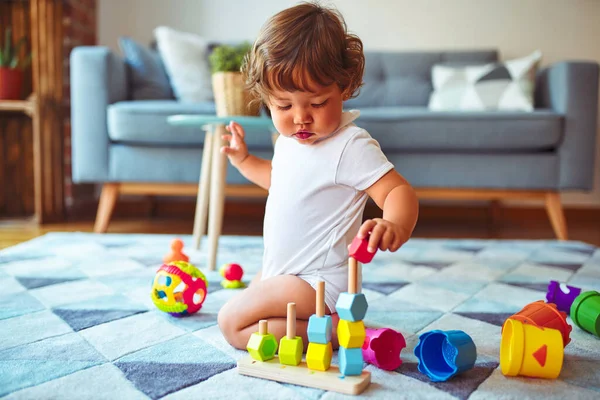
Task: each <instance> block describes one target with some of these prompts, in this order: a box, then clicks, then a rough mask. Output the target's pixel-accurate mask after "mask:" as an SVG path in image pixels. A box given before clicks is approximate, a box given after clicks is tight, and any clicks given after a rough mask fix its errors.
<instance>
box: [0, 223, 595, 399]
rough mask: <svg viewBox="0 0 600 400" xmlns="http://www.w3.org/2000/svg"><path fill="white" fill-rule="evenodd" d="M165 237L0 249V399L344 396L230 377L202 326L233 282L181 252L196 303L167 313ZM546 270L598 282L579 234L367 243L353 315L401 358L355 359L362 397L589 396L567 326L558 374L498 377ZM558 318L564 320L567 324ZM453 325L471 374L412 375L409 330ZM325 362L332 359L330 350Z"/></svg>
mask: <svg viewBox="0 0 600 400" xmlns="http://www.w3.org/2000/svg"><path fill="white" fill-rule="evenodd" d="M172 239H173V236H170V235H169V236H167V235H112V234H109V235H94V234H83V233H53V234H48V235H46V236H43V237H40V238H37V239H34V240H32V241H29V242H26V243H23V244H20V245H18V246H15V247H12V248H8V249H5V250H2V251H0V288H1V292H0V397H5V398H7V399H50V398H51V399H104V398H106V399H148V398H150V399H159V398H161V399H162V398H164V399H186V400H187V399H190V398H202V399H229V398H231V397H235V398H236V400H239V399H270V398H281V399H288V400H289V399H337V398H348V396H344V395H341V394H338V393H334V392H324V391H321V390H316V389H309V388H304V387H299V386H294V385H289V384H279V383H276V382H272V381H266V380H261V379H255V378H250V377H246V376H241V375H239V374H238V372H237V370H236V360H237V359H239V358H240V357H242V356H245V355H246V354H247V353H245V352H242V351H237V350H234V349H233V348H231V347H230V346H229V345H228V344H227V343H226V342H225V340H224V339H223V337H222V335H221V333H220V331H219V328H218V326H217V325H216V320H217V313H218V310H219V308H220V307H221V306H222V305H223V304H224V303H225V302H226V301H227V300H228V299H229V298H231V297H232V296H234V295H235V294H236V291H235V290H229V289H222V288H221V286H220V284H219V282H220V279H221V278H220V276H218V273H216V272H214V273H207V272H208V271H205V270H204V269H203V263H204V262H205V259H206V257H205V254H204V253H203V252H194V251H190V248H189V247H190V243H191V238H190V237H187V236H183V237H182V239H183V240H184V242H185V244H186V248H185V249H184V251H186V252H187V254H188V255H189V256H190V257H191V260H190V261H191V262H193V263H194V264H195V265H196V266H198V267H199V268H200V269H202V270H203V272H205V273H206V274H207V277H208V280H209V282H210V285H209V294H208V298H207V300H206V302H205V303H204V306H203V308H202V310H201V311H200V312H199V313H198V314H195V315H193V316H191V317H187V318H173V317H171V316H169V315H167V314H164V313H161V312H160V311H158V310H157V309H156V308H155V307H154V305H153V304H152V302H151V300H150V287H151V282H152V279H153V277H154V274H155V271H156V269H157V268H158V266H159V265H160V263H161V259H162V257H163V255H164V254H165V253H166V252H167V251H168V250H169V243H170V241H171V240H172ZM261 246H262V239H261V238H259V237H232V236H226V237H223V238H222V239H221V242H220V251H219V260H218V262H219V265H220V264H221V263H226V262H238V263H241V264H242V265H243V266H244V268H245V271H246V275H245V276H244V280H249V278H251V277H252V275H253V274H254V273H255V272H256V271H257V269H258V268H259V266H260V262H261V256H262V252H261V248H262V247H261ZM550 279H554V280H558V281H560V282H568V283H570V284H572V285H574V286H578V287H582V288H584V289H595V290H600V251H598V249H596V248H595V247H593V246H590V245H587V244H584V243H580V242H563V243H560V242H556V241H485V240H419V239H413V240H411V241H410V242H409V243H407V244H406V246H404V247H403V248H402V249H401V250H400V251H398V252H397V253H394V254H389V253H385V252H380V253H378V254H377V255H376V257H375V259H374V260H373V262H372V263H370V264H368V265H365V266H364V269H363V292H364V293H365V294H366V296H367V299H368V301H369V310H368V312H367V316H366V318H365V322H366V324H367V325H368V326H371V327H390V328H393V329H396V330H399V331H400V332H402V333H403V334H404V336H405V337H406V340H407V348H405V349H404V350H403V351H402V354H401V357H402V359H403V361H404V362H403V364H402V366H401V367H400V368H398V370H396V371H392V372H387V371H382V370H380V369H378V368H375V367H373V366H371V365H369V366H367V367H366V368H367V370H369V371H370V372H371V373H372V382H373V383H372V384H371V386H370V387H369V388H368V389H367V390H366V391H365V392H364V393H363V394H364V395H365V396H368V397H369V398H374V399H398V398H435V399H453V398H459V399H466V398H469V399H495V398H503V399H507V398H510V399H529V398H536V399H547V398H550V397H552V398H561V399H562V398H569V399H571V398H573V399H574V398H577V399H587V398H589V399H591V398H596V399H597V398H599V397H600V339H598V338H596V337H595V336H592V335H590V334H588V333H586V332H584V331H582V330H581V329H579V328H577V327H574V328H573V332H572V334H571V338H572V342H571V343H570V344H569V345H568V346H567V348H566V350H565V361H564V365H563V369H562V372H561V375H560V377H559V379H557V380H542V379H528V378H506V377H504V376H503V375H502V373H501V371H500V368H499V365H498V361H499V347H500V326H501V324H502V322H503V321H504V319H505V318H506V317H507V316H509V315H511V314H512V313H514V312H516V311H519V310H520V309H522V307H523V306H525V305H526V304H528V303H530V302H533V301H536V300H541V299H544V296H545V290H546V286H547V284H548V281H549V280H550ZM569 322H571V321H570V320H569ZM432 329H443V330H450V329H461V330H464V331H466V332H467V333H468V334H469V335H471V337H472V338H473V340H474V341H475V344H476V346H477V352H478V357H477V363H476V366H475V368H473V369H472V370H470V371H468V372H466V373H464V374H462V375H459V376H456V377H455V378H453V379H452V380H450V381H448V382H442V383H431V382H429V379H428V378H427V377H425V376H424V375H422V374H421V373H419V372H418V370H417V362H416V358H415V356H414V355H413V349H414V347H415V346H416V343H417V341H418V335H419V334H420V333H423V332H426V331H429V330H432ZM333 362H334V363H336V364H337V358H336V357H335V356H334V360H333Z"/></svg>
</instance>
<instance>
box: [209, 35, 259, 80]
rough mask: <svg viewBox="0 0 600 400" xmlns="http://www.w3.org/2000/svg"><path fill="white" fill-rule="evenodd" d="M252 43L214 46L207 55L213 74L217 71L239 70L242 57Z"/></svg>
mask: <svg viewBox="0 0 600 400" xmlns="http://www.w3.org/2000/svg"><path fill="white" fill-rule="evenodd" d="M251 48H252V45H251V44H250V43H248V42H244V43H242V44H239V45H237V46H231V45H221V46H217V47H215V48H214V50H213V52H212V53H211V54H210V56H209V61H210V65H211V69H212V72H213V74H214V73H217V72H240V68H241V67H242V63H243V61H244V57H245V56H246V54H248V52H249V51H250V49H251Z"/></svg>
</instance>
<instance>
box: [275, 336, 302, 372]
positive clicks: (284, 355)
mask: <svg viewBox="0 0 600 400" xmlns="http://www.w3.org/2000/svg"><path fill="white" fill-rule="evenodd" d="M303 351H304V343H303V342H302V338H301V337H300V336H296V337H295V338H293V339H289V338H288V337H287V336H284V337H282V338H281V340H280V341H279V361H280V362H281V363H282V364H285V365H298V364H300V361H302V352H303Z"/></svg>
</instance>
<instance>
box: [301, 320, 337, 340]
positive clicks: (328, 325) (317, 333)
mask: <svg viewBox="0 0 600 400" xmlns="http://www.w3.org/2000/svg"><path fill="white" fill-rule="evenodd" d="M331 331H332V322H331V316H330V315H325V316H323V317H319V316H318V315H317V314H313V315H311V316H310V318H309V319H308V327H307V328H306V332H307V334H308V341H309V342H310V343H320V344H327V343H329V342H331Z"/></svg>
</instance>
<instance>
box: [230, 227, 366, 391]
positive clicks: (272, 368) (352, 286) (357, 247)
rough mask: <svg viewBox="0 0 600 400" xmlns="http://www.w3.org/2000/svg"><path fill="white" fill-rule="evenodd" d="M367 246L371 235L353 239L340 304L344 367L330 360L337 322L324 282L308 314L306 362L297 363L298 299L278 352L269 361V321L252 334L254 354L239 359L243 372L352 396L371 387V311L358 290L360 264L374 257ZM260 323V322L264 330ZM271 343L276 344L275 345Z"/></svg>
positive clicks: (341, 350)
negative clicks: (367, 364) (366, 349)
mask: <svg viewBox="0 0 600 400" xmlns="http://www.w3.org/2000/svg"><path fill="white" fill-rule="evenodd" d="M367 244H368V238H367V239H355V240H354V241H353V242H352V245H351V246H350V259H349V271H348V272H349V274H348V292H346V293H342V294H340V296H339V297H338V302H337V303H336V308H337V309H338V314H339V316H340V318H341V319H340V323H339V324H338V329H337V333H338V339H339V341H340V349H339V353H338V355H339V366H336V365H332V364H331V359H332V353H333V351H332V344H331V333H332V321H331V317H330V316H329V315H325V282H323V281H319V282H317V288H316V296H317V301H316V312H315V314H313V315H312V316H311V317H310V318H309V321H308V327H307V335H308V349H307V352H306V361H299V362H298V363H297V364H296V362H297V360H299V358H300V357H301V356H302V354H301V351H300V352H299V353H298V352H297V351H298V346H300V347H301V346H302V342H301V341H300V342H299V341H297V339H299V338H298V337H296V336H294V335H295V330H296V329H295V328H296V327H295V322H296V308H295V304H294V305H293V306H291V304H293V303H290V304H288V310H287V311H288V312H287V332H286V337H284V338H282V339H281V342H280V346H279V355H278V356H275V357H273V358H270V359H269V358H267V357H266V356H267V354H265V349H264V340H265V339H264V337H265V336H266V335H267V326H266V321H265V325H264V329H260V330H259V333H255V334H253V335H252V337H251V338H250V340H249V341H248V352H249V353H250V357H245V358H241V359H240V360H238V362H237V367H238V372H239V373H240V374H242V375H247V376H254V377H257V378H262V379H269V380H273V381H276V382H284V383H291V384H294V385H301V386H307V387H312V388H316V389H322V390H329V391H334V392H339V393H344V394H350V395H357V394H360V393H362V392H363V391H364V390H365V389H366V388H367V387H368V386H369V384H370V383H371V373H370V372H369V371H364V370H363V364H364V362H363V354H362V346H363V342H364V341H365V335H366V332H365V326H364V324H363V318H364V317H365V314H366V312H367V300H366V298H365V296H364V294H362V293H359V292H360V290H359V289H358V285H357V282H358V280H359V278H360V277H359V275H360V274H359V270H358V262H370V261H371V260H372V259H373V255H374V253H369V252H368V251H367ZM361 260H362V261H361ZM357 261H358V262H357ZM342 316H343V317H342ZM292 321H293V322H292ZM261 322H262V321H261ZM261 326H262V325H261V324H259V328H260V327H261ZM261 332H262V333H261ZM292 337H293V339H292ZM273 340H274V339H273ZM298 343H300V344H298ZM261 344H262V346H263V347H262V350H261ZM276 345H277V343H276V342H275V346H276ZM271 347H273V346H272V345H271ZM251 349H252V351H251ZM274 353H275V352H274V351H273V354H274Z"/></svg>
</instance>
